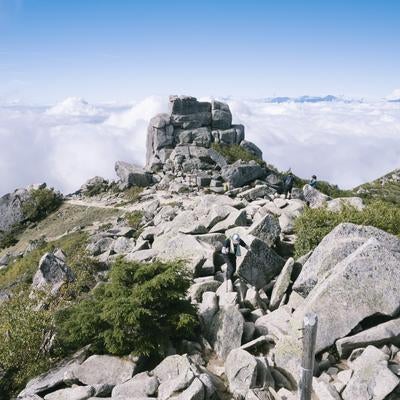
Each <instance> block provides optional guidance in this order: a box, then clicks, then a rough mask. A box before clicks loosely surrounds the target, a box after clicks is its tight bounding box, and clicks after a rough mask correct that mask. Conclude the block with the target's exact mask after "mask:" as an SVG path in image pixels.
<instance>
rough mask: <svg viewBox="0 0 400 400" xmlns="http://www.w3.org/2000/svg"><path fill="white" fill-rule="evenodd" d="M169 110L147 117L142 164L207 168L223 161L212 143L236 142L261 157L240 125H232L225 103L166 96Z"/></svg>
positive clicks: (154, 167)
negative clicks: (147, 126) (144, 158)
mask: <svg viewBox="0 0 400 400" xmlns="http://www.w3.org/2000/svg"><path fill="white" fill-rule="evenodd" d="M169 103H170V112H169V113H168V114H158V115H156V116H155V117H154V118H152V119H151V121H150V124H149V128H148V133H147V154H146V167H147V168H148V169H150V170H152V171H159V170H164V171H168V170H173V171H176V170H183V171H186V172H188V171H193V170H208V169H215V168H217V169H220V168H222V167H224V166H225V165H226V164H227V162H226V160H225V159H224V158H223V157H222V156H221V155H220V154H219V153H217V152H216V151H215V150H213V149H212V148H211V145H212V143H221V144H226V145H233V144H237V145H240V146H242V147H244V148H245V149H247V150H248V151H249V152H251V153H253V154H254V155H256V156H257V157H258V158H262V152H261V150H260V149H259V148H258V147H257V146H256V145H255V144H253V143H251V142H248V141H246V140H245V139H244V137H245V135H244V126H243V125H232V113H231V111H230V109H229V106H228V105H227V104H226V103H222V102H220V101H215V100H214V101H212V102H211V103H210V102H200V101H197V99H196V98H195V97H189V96H170V98H169Z"/></svg>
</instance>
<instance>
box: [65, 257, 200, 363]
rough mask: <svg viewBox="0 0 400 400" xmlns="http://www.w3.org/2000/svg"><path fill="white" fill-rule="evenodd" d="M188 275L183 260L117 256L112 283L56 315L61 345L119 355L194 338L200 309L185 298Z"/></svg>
mask: <svg viewBox="0 0 400 400" xmlns="http://www.w3.org/2000/svg"><path fill="white" fill-rule="evenodd" d="M190 282H191V279H190V276H189V274H188V272H187V271H186V270H185V269H184V267H183V266H182V265H181V264H180V263H167V264H164V263H161V262H155V263H152V264H142V263H137V262H130V263H128V262H125V261H123V260H122V259H119V260H118V261H117V262H116V263H115V264H114V266H113V268H112V270H111V273H110V283H108V284H104V285H102V286H100V287H98V288H97V289H96V290H95V291H94V292H93V293H92V294H91V295H90V296H89V297H88V298H87V299H85V300H83V301H81V302H80V303H79V304H76V305H74V306H72V307H69V308H67V309H65V310H63V311H61V312H59V314H58V315H57V332H58V335H57V337H58V343H59V347H60V348H62V349H64V350H67V351H73V350H76V349H78V348H80V347H82V346H84V345H86V344H88V343H92V344H93V346H94V348H95V351H98V352H106V353H110V354H116V355H126V354H130V353H133V354H135V355H146V356H150V355H151V356H157V355H162V354H165V353H166V351H167V348H168V345H169V343H170V341H172V342H174V341H175V340H179V339H181V338H184V337H190V336H191V335H192V334H193V330H194V329H195V327H196V324H197V319H196V310H195V309H194V307H193V306H192V305H191V303H190V301H189V300H187V299H186V297H185V296H186V292H187V290H188V288H189V286H190Z"/></svg>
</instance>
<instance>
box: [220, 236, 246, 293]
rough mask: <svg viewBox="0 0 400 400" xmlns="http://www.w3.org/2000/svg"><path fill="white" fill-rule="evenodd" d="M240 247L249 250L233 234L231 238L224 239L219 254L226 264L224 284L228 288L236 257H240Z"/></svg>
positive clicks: (234, 268)
mask: <svg viewBox="0 0 400 400" xmlns="http://www.w3.org/2000/svg"><path fill="white" fill-rule="evenodd" d="M240 247H244V248H245V249H246V250H249V249H250V247H249V246H248V245H247V244H246V243H245V242H244V241H243V240H242V239H241V238H240V236H239V235H238V234H237V233H235V234H234V235H233V236H232V237H231V238H226V239H225V241H224V244H223V247H222V250H221V253H222V255H223V257H224V260H225V262H226V273H225V282H226V285H227V288H228V282H229V281H230V280H232V277H233V274H234V273H235V272H236V257H240V256H241V251H240Z"/></svg>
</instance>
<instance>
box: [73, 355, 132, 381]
mask: <svg viewBox="0 0 400 400" xmlns="http://www.w3.org/2000/svg"><path fill="white" fill-rule="evenodd" d="M136 368H137V365H136V364H135V363H134V362H133V361H131V360H128V359H125V360H124V359H122V358H119V357H114V356H108V355H93V356H90V357H89V358H88V359H87V360H86V361H85V362H83V363H82V364H81V365H79V366H78V367H77V368H76V369H75V370H74V375H75V377H76V378H77V379H78V380H79V381H80V382H82V383H84V384H85V385H100V384H109V385H114V386H115V385H118V384H121V383H123V382H125V381H127V380H128V379H130V378H132V376H133V374H134V373H135V371H136Z"/></svg>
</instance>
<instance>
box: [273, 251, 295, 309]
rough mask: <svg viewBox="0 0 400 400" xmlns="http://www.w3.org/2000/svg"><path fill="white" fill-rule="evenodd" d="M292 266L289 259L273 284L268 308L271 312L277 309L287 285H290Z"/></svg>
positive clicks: (292, 262) (292, 263)
mask: <svg viewBox="0 0 400 400" xmlns="http://www.w3.org/2000/svg"><path fill="white" fill-rule="evenodd" d="M293 266H294V259H293V258H292V257H290V258H289V259H288V260H287V261H286V263H285V265H284V267H283V268H282V271H281V273H280V274H279V276H278V279H277V280H276V282H275V285H274V288H273V290H272V294H271V300H270V302H269V308H270V309H271V310H275V309H276V308H278V307H279V304H280V303H281V301H282V299H283V297H284V295H285V293H286V291H287V289H288V287H289V285H290V277H291V275H292V271H293Z"/></svg>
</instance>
